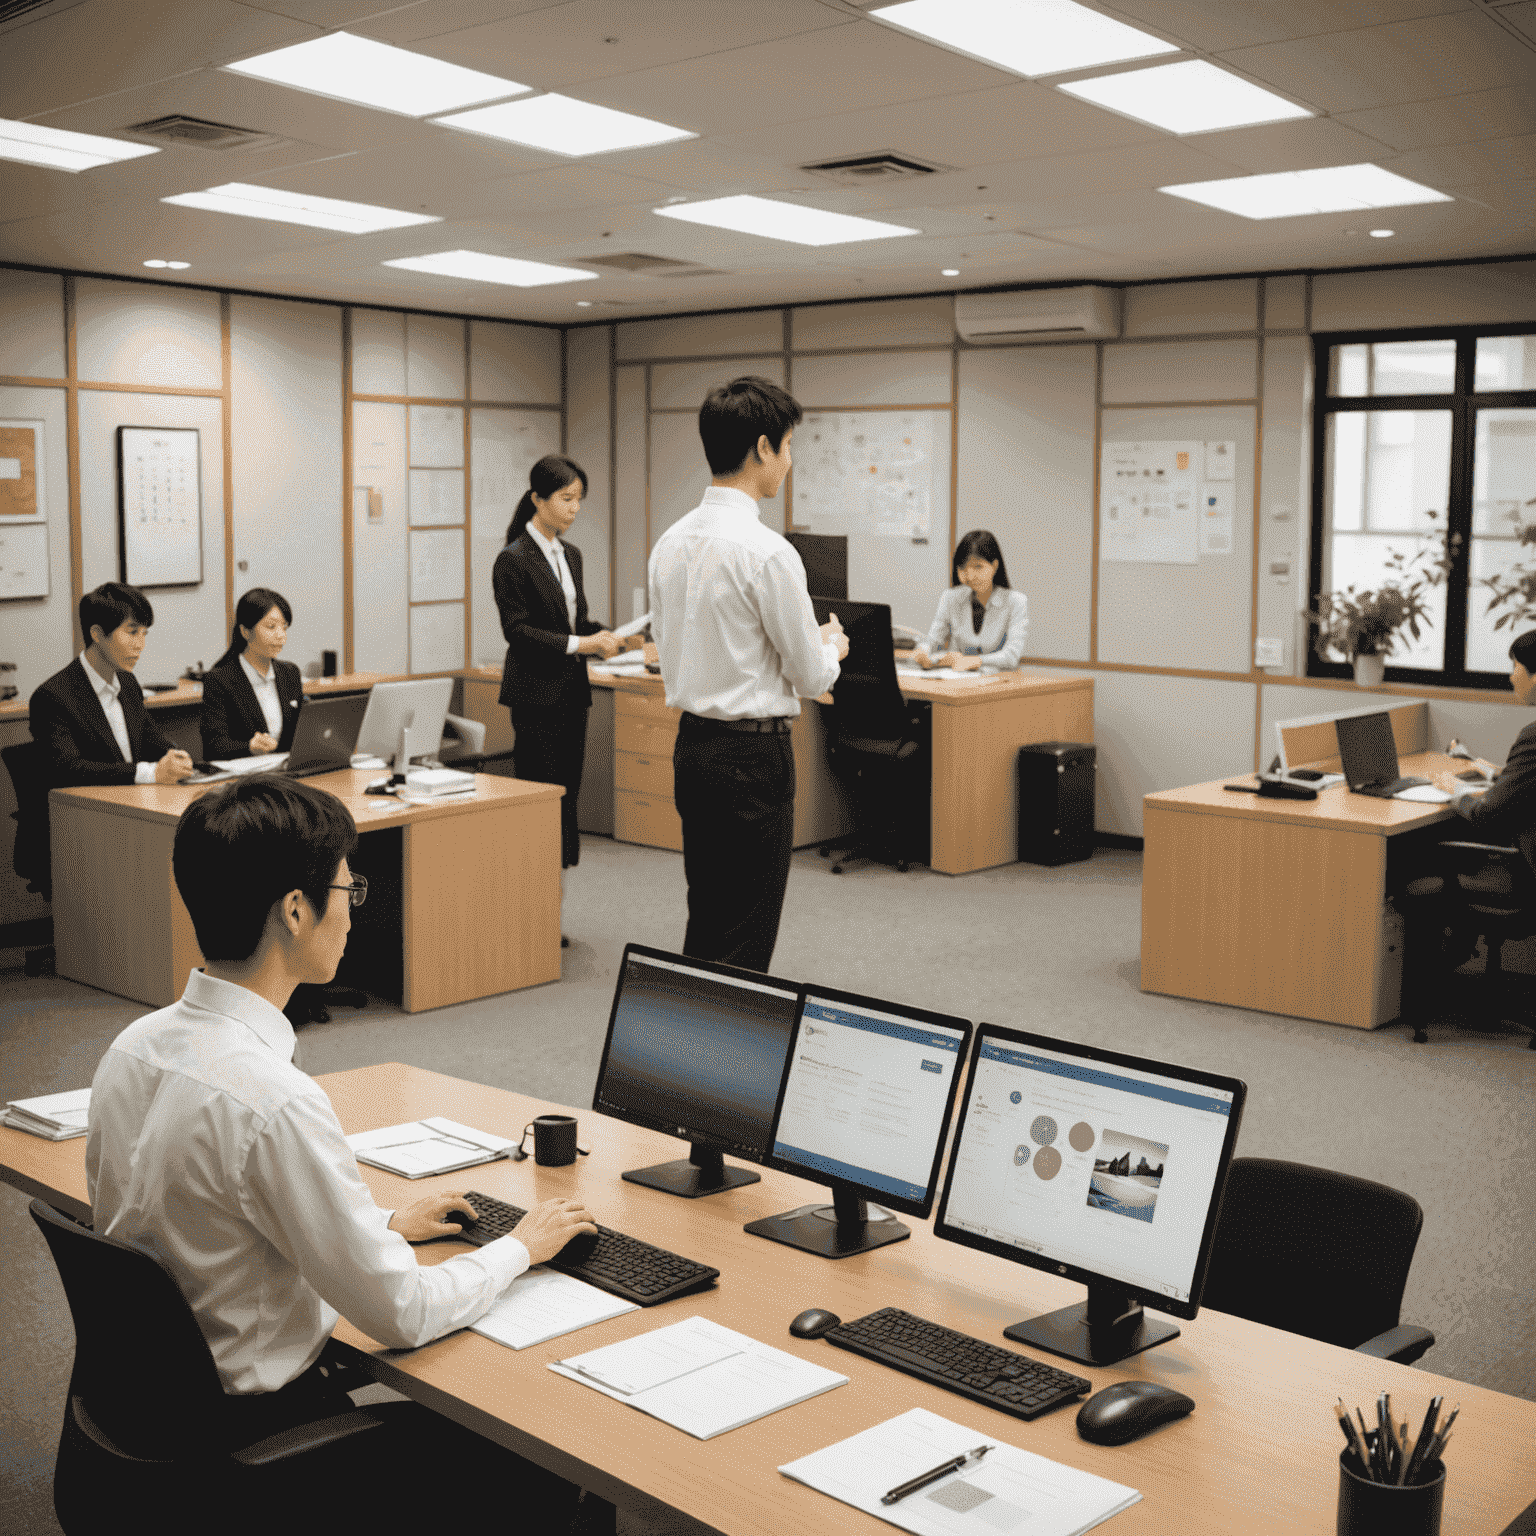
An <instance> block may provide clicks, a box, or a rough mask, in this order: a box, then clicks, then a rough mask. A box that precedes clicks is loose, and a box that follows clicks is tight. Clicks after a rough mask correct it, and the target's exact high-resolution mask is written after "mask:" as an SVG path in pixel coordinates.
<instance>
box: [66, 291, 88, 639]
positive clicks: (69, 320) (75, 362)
mask: <svg viewBox="0 0 1536 1536" xmlns="http://www.w3.org/2000/svg"><path fill="white" fill-rule="evenodd" d="M79 372H80V349H79V338H78V335H77V328H76V324H75V280H74V278H73V277H66V278H65V279H64V378H65V387H64V451H65V455H66V457H67V458H68V461H69V475H68V480H69V595H70V603H71V606H72V608H73V610H74V611H73V613H72V614H71V616H70V624H71V627H72V628H73V630H74V632H75V635H76V636H77V641H78V645H79V648H80V649H81V650H84V649H85V638H84V637H83V636H81V634H80V599H81V598H82V597H84V596H85V551H84V549H83V547H82V540H83V538H84V532H83V528H82V521H81V511H80V390H79V385H78V383H77V378H78V375H79Z"/></svg>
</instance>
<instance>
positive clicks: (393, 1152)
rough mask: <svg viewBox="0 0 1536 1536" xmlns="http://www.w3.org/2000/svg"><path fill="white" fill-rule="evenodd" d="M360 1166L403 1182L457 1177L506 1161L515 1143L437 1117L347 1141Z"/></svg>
mask: <svg viewBox="0 0 1536 1536" xmlns="http://www.w3.org/2000/svg"><path fill="white" fill-rule="evenodd" d="M347 1145H348V1146H349V1147H351V1148H352V1150H353V1152H354V1153H355V1154H356V1155H357V1160H358V1162H360V1163H369V1164H371V1165H372V1166H373V1167H375V1168H382V1169H383V1170H384V1171H385V1172H386V1173H398V1174H399V1175H400V1177H401V1178H402V1179H425V1178H428V1177H429V1176H430V1175H432V1174H434V1173H453V1172H455V1171H456V1170H457V1169H460V1168H475V1167H478V1166H479V1165H480V1164H481V1163H493V1162H495V1161H496V1159H497V1158H498V1157H505V1156H506V1155H507V1153H508V1152H510V1151H511V1150H512V1148H513V1147H515V1146H516V1145H517V1143H516V1142H515V1141H508V1140H507V1138H506V1137H505V1136H492V1135H491V1134H490V1133H489V1132H488V1131H476V1130H472V1129H471V1128H470V1127H469V1126H467V1125H460V1124H459V1122H458V1121H457V1120H449V1119H448V1118H447V1117H446V1116H443V1115H433V1116H432V1118H431V1119H430V1120H412V1121H411V1122H410V1123H409V1124H407V1125H387V1126H385V1127H384V1129H383V1130H380V1131H359V1132H358V1133H357V1134H356V1135H355V1136H348V1137H347Z"/></svg>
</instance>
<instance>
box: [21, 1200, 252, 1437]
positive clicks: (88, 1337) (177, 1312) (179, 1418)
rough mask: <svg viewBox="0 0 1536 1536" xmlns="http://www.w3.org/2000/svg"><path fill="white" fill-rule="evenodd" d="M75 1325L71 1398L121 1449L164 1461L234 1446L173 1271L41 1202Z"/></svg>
mask: <svg viewBox="0 0 1536 1536" xmlns="http://www.w3.org/2000/svg"><path fill="white" fill-rule="evenodd" d="M30 1209H31V1213H32V1219H33V1221H35V1222H36V1223H37V1225H38V1228H39V1230H40V1231H41V1232H42V1234H43V1237H44V1239H45V1240H46V1241H47V1244H48V1248H49V1251H50V1252H51V1253H52V1254H53V1262H54V1264H55V1265H56V1267H57V1268H58V1271H59V1279H60V1280H61V1281H62V1282H63V1284H64V1294H65V1296H66V1297H67V1298H68V1300H69V1312H70V1316H71V1318H73V1320H74V1324H75V1365H74V1372H73V1374H72V1375H71V1377H70V1383H69V1391H70V1396H71V1397H79V1398H80V1399H81V1400H82V1401H83V1402H84V1404H85V1406H86V1408H87V1410H88V1411H89V1412H90V1415H91V1418H92V1419H93V1420H94V1421H95V1423H96V1424H97V1426H99V1428H100V1429H101V1430H102V1432H103V1433H104V1434H106V1435H107V1436H108V1437H109V1438H110V1439H111V1440H112V1441H113V1443H114V1444H115V1445H117V1446H118V1448H119V1449H120V1450H123V1451H125V1452H127V1453H128V1454H129V1455H131V1456H138V1457H142V1458H145V1459H147V1460H154V1461H179V1460H184V1459H193V1458H200V1457H202V1456H205V1455H207V1454H209V1453H210V1452H215V1451H217V1450H220V1449H223V1448H224V1440H225V1435H226V1433H227V1431H226V1420H227V1415H226V1403H225V1398H224V1390H223V1387H222V1386H221V1385H220V1382H219V1375H218V1371H217V1370H216V1369H215V1368H214V1364H213V1356H212V1355H211V1354H210V1353H209V1350H208V1344H207V1341H206V1340H205V1339H204V1338H203V1335H202V1331H201V1329H199V1328H198V1326H197V1319H196V1318H195V1317H193V1315H192V1309H191V1307H189V1306H188V1305H187V1302H186V1298H185V1297H183V1295H182V1294H181V1291H180V1289H179V1287H178V1286H177V1284H176V1281H175V1280H174V1279H173V1278H172V1276H171V1273H170V1271H169V1270H167V1269H166V1268H165V1266H164V1265H163V1264H162V1263H161V1262H160V1260H159V1259H157V1258H156V1257H155V1255H154V1254H153V1253H151V1252H150V1251H149V1249H147V1248H143V1247H140V1246H139V1244H137V1243H125V1242H123V1241H121V1240H120V1239H118V1238H115V1237H105V1236H103V1235H102V1234H101V1233H99V1232H93V1231H91V1229H90V1228H89V1227H82V1226H80V1225H79V1224H78V1223H77V1222H74V1221H71V1220H70V1218H69V1217H68V1216H65V1215H64V1214H63V1213H62V1212H60V1211H56V1210H55V1209H54V1208H53V1207H52V1206H51V1205H47V1204H45V1203H44V1202H43V1201H41V1200H34V1201H33V1202H32V1204H31V1207H30Z"/></svg>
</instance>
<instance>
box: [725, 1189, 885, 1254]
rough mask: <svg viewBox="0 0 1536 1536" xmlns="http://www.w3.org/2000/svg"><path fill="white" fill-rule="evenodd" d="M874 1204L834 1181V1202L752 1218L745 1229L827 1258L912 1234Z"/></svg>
mask: <svg viewBox="0 0 1536 1536" xmlns="http://www.w3.org/2000/svg"><path fill="white" fill-rule="evenodd" d="M873 1209H874V1211H876V1212H878V1213H879V1214H878V1215H871V1207H870V1205H869V1204H868V1202H867V1201H865V1199H864V1198H863V1196H862V1195H859V1194H857V1193H856V1192H855V1191H854V1190H853V1188H852V1187H851V1186H850V1185H847V1184H842V1183H839V1182H838V1180H836V1179H833V1180H832V1204H831V1205H802V1206H800V1207H799V1208H798V1209H797V1210H793V1211H785V1212H784V1213H783V1214H782V1215H779V1216H765V1217H763V1219H762V1220H761V1221H750V1222H748V1223H747V1226H746V1230H747V1231H748V1232H751V1233H752V1234H753V1235H754V1236H756V1237H767V1238H771V1239H772V1240H773V1241H774V1242H776V1243H787V1244H788V1245H789V1246H790V1247H791V1248H799V1249H801V1250H803V1251H804V1252H806V1253H816V1254H820V1255H821V1257H822V1258H824V1259H846V1258H848V1257H849V1256H850V1255H852V1254H855V1253H868V1252H869V1251H870V1249H872V1248H883V1247H885V1245H886V1244H887V1243H899V1242H900V1241H901V1240H902V1239H903V1238H904V1237H911V1235H912V1229H911V1228H910V1227H905V1226H903V1225H902V1224H901V1223H900V1222H899V1221H897V1220H896V1218H895V1217H894V1216H892V1215H891V1213H890V1212H889V1211H884V1210H881V1208H880V1207H879V1206H878V1205H877V1206H875V1207H873Z"/></svg>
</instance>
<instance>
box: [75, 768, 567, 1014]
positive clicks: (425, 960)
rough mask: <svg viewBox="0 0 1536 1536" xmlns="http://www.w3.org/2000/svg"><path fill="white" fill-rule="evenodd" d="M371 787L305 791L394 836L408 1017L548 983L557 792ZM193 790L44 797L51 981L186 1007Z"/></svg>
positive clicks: (553, 953)
mask: <svg viewBox="0 0 1536 1536" xmlns="http://www.w3.org/2000/svg"><path fill="white" fill-rule="evenodd" d="M377 777H378V775H377V774H376V773H371V772H368V771H367V770H363V769H344V770H342V771H340V772H338V773H327V774H321V775H318V776H316V777H315V778H313V779H311V780H310V782H311V783H312V784H314V785H315V787H316V788H318V789H326V790H329V791H330V792H331V793H332V794H334V795H336V796H338V797H339V798H340V799H341V801H342V802H343V803H344V804H345V805H346V807H347V809H348V810H349V811H351V813H352V815H353V817H354V819H355V820H356V822H357V826H358V830H359V832H361V833H362V834H363V836H364V838H365V840H366V839H367V838H368V837H369V836H370V835H371V834H374V833H378V832H380V831H382V830H384V829H386V828H399V829H400V834H401V854H400V887H399V889H400V908H401V929H402V932H401V943H402V947H403V958H404V975H403V985H402V996H401V1006H402V1007H403V1008H404V1009H405V1010H406V1012H407V1013H416V1012H419V1011H420V1010H422V1009H424V1008H441V1007H444V1006H446V1005H447V1004H449V1003H462V1002H466V1001H468V1000H469V999H471V998H476V997H489V996H492V995H493V994H495V993H497V992H511V991H514V990H515V989H517V988H519V987H531V986H536V985H538V984H539V983H540V982H545V981H557V980H558V979H559V977H560V806H559V802H560V797H561V795H563V794H564V791H563V790H562V789H561V788H560V787H559V786H558V785H554V784H529V783H525V782H523V781H521V780H518V779H506V778H499V777H496V776H494V775H488V774H479V775H476V794H475V796H474V798H473V799H467V800H456V801H451V802H448V803H445V804H442V805H424V806H423V805H404V804H402V803H401V802H399V801H397V800H394V799H391V798H388V797H379V796H365V795H364V794H363V790H364V787H365V786H366V785H367V784H368V783H369V782H371V781H372V780H373V779H376V778H377ZM208 787H212V786H208ZM202 793H203V788H202V787H193V786H183V785H177V784H156V785H143V786H138V785H121V786H118V785H114V786H111V787H108V788H100V789H56V790H54V791H53V793H52V794H51V795H50V796H49V812H50V822H51V827H52V841H53V917H54V947H55V950H56V952H57V957H58V958H57V964H58V973H59V975H60V976H67V977H69V978H70V979H72V980H74V981H83V982H85V983H86V984H87V985H88V986H93V987H100V988H102V990H104V991H107V992H115V993H117V994H118V995H120V996H122V997H131V998H134V999H136V1000H137V1001H139V1002H142V1003H152V1004H154V1005H155V1006H157V1007H163V1006H164V1005H165V1004H167V1003H171V1002H174V1001H175V1000H176V999H177V998H178V997H180V996H181V992H182V988H183V987H184V986H185V984H186V978H187V972H188V971H189V970H190V969H192V968H193V967H194V966H198V965H201V964H202V956H201V955H200V954H199V953H198V948H197V940H196V938H195V937H194V936H193V933H192V920H191V918H190V917H189V916H188V915H187V909H186V908H185V907H184V906H183V905H182V901H181V897H180V896H179V895H178V894H177V892H176V885H175V882H174V880H173V879H172V877H171V842H172V839H173V837H174V835H175V831H176V821H177V818H178V817H179V816H180V815H181V813H182V811H183V810H184V809H185V808H186V807H187V806H188V805H189V804H190V803H191V802H192V800H194V799H195V798H196V797H197V796H198V795H200V794H202ZM233 873H234V872H232V875H233Z"/></svg>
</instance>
